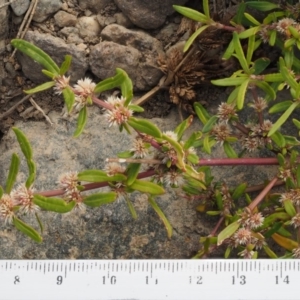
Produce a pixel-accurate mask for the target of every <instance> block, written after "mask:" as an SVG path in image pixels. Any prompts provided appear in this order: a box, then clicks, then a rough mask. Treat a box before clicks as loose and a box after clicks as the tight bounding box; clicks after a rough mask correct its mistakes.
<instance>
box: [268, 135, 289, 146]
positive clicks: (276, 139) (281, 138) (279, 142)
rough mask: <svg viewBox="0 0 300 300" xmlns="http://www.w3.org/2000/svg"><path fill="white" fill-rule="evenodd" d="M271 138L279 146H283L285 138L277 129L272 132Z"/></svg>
mask: <svg viewBox="0 0 300 300" xmlns="http://www.w3.org/2000/svg"><path fill="white" fill-rule="evenodd" d="M271 139H272V141H273V142H274V143H275V144H276V145H277V146H278V147H279V148H284V147H285V145H286V142H285V138H284V136H283V135H282V134H281V133H280V132H279V131H276V132H274V133H273V134H272V135H271Z"/></svg>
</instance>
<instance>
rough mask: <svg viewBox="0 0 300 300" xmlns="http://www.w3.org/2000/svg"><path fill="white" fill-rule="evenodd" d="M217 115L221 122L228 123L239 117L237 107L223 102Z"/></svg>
mask: <svg viewBox="0 0 300 300" xmlns="http://www.w3.org/2000/svg"><path fill="white" fill-rule="evenodd" d="M217 115H218V117H219V120H220V121H222V122H225V123H227V122H228V121H229V120H230V119H231V118H232V117H236V116H237V114H236V109H235V105H234V104H229V103H226V102H222V103H221V104H220V105H219V107H218V113H217Z"/></svg>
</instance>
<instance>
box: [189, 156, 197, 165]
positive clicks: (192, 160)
mask: <svg viewBox="0 0 300 300" xmlns="http://www.w3.org/2000/svg"><path fill="white" fill-rule="evenodd" d="M187 160H188V161H189V162H191V163H192V164H195V165H196V164H198V162H199V157H198V156H197V155H196V154H193V153H190V154H188V156H187Z"/></svg>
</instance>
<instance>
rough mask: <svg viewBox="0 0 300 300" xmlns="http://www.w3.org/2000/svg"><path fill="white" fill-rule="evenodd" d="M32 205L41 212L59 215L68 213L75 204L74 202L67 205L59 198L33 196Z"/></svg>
mask: <svg viewBox="0 0 300 300" xmlns="http://www.w3.org/2000/svg"><path fill="white" fill-rule="evenodd" d="M33 203H34V204H36V205H38V206H39V207H40V208H42V209H43V210H46V211H53V212H57V213H60V214H64V213H67V212H70V211H71V210H72V209H73V208H74V206H75V204H76V203H75V201H71V202H69V203H67V202H66V201H65V200H63V199H61V198H54V197H44V196H42V195H34V197H33Z"/></svg>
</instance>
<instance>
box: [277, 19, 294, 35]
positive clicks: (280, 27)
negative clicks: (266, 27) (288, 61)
mask: <svg viewBox="0 0 300 300" xmlns="http://www.w3.org/2000/svg"><path fill="white" fill-rule="evenodd" d="M295 24H296V21H295V20H293V19H291V18H283V19H281V20H279V21H278V22H277V26H276V30H277V31H278V32H280V33H282V34H285V35H287V36H290V32H289V26H292V25H295Z"/></svg>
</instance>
